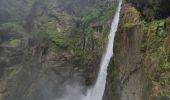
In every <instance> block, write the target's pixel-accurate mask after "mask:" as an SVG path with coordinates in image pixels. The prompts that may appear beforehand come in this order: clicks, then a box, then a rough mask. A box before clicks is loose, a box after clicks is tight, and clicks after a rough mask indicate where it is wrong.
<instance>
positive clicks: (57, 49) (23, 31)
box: [0, 0, 114, 100]
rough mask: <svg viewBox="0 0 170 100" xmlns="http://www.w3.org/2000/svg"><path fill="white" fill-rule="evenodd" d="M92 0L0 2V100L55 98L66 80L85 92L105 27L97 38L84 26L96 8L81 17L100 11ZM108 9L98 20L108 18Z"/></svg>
mask: <svg viewBox="0 0 170 100" xmlns="http://www.w3.org/2000/svg"><path fill="white" fill-rule="evenodd" d="M97 2H99V1H98V0H97ZM97 2H96V0H87V1H85V0H71V2H70V0H50V1H49V0H12V1H11V0H0V100H55V99H59V98H61V97H65V95H66V94H65V92H70V91H65V90H66V89H65V88H66V87H67V85H68V84H73V85H74V84H78V83H79V84H81V85H82V87H81V89H82V90H83V91H86V89H85V87H86V88H87V87H88V86H91V85H92V84H93V83H94V81H95V79H96V75H97V73H98V69H99V68H98V67H99V64H100V58H101V55H102V51H103V48H104V45H105V42H106V37H107V33H108V29H109V27H106V28H105V29H102V31H100V34H99V36H98V37H97V38H96V37H95V36H94V35H93V31H94V30H92V29H91V28H90V27H87V26H90V25H88V24H90V23H89V18H90V22H93V21H95V22H97V21H99V20H96V19H97V18H96V17H98V16H99V15H98V14H101V12H98V13H94V14H95V15H90V14H88V16H87V15H86V16H87V17H86V16H85V17H83V18H81V17H82V15H84V13H85V14H86V13H87V12H88V13H89V12H91V11H89V9H95V10H93V11H95V12H96V10H97V11H100V10H101V9H97V8H96V7H97V6H95V5H98V4H97ZM101 2H103V1H101ZM106 3H108V2H105V3H99V4H100V5H99V6H100V7H103V8H104V7H105V6H106V5H107V4H106ZM110 6H113V5H110ZM87 7H88V9H87ZM107 7H109V5H107ZM107 7H105V8H107ZM113 8H114V6H113V7H110V8H107V9H109V11H110V12H108V13H107V14H106V15H107V16H102V15H105V14H102V15H100V16H102V18H101V19H100V20H102V21H106V20H109V19H110V18H112V12H113V11H114V10H113ZM105 12H107V11H105ZM82 13H83V14H82ZM92 14H93V13H92ZM89 15H90V16H89ZM91 17H92V18H93V17H94V18H93V19H91ZM82 19H83V20H82ZM84 19H85V20H84ZM94 19H95V20H94ZM82 22H84V23H85V24H84V23H83V25H82ZM86 22H88V24H87V23H86ZM78 26H79V27H78ZM107 26H109V25H107ZM81 89H80V90H81Z"/></svg>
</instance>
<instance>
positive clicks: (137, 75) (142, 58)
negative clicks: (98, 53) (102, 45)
mask: <svg viewBox="0 0 170 100" xmlns="http://www.w3.org/2000/svg"><path fill="white" fill-rule="evenodd" d="M164 1H166V0H154V1H151V0H147V1H146V0H145V1H142V0H136V1H135V0H128V1H126V2H124V4H123V6H122V11H121V17H120V23H119V29H118V32H117V34H116V37H115V38H116V40H115V45H114V57H113V58H112V61H111V63H110V66H109V71H108V72H109V75H108V83H107V90H106V95H109V96H110V97H109V96H107V97H109V98H108V99H106V100H112V98H113V99H116V100H169V97H170V91H169V87H170V86H169V85H170V80H169V78H170V77H169V74H170V60H169V59H170V58H169V55H170V52H169V50H170V48H169V45H170V44H169V33H170V31H169V18H168V16H169V13H170V12H169V11H168V10H165V9H168V8H169V1H168V0H167V2H166V4H165V5H162V3H164ZM150 7H151V8H150ZM145 12H147V13H145ZM153 12H154V13H153ZM157 18H159V20H158V19H157ZM148 19H149V22H147V21H148ZM110 88H112V89H113V90H110ZM108 91H109V92H108Z"/></svg>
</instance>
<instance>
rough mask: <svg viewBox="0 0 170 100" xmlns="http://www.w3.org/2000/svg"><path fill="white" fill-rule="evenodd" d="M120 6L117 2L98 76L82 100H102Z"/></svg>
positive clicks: (120, 3) (120, 2)
mask: <svg viewBox="0 0 170 100" xmlns="http://www.w3.org/2000/svg"><path fill="white" fill-rule="evenodd" d="M121 5H122V0H120V1H119V5H118V8H117V11H116V14H115V16H114V19H113V22H112V26H111V30H110V34H109V36H108V44H107V48H106V51H105V54H104V55H103V58H102V62H101V65H100V72H99V74H98V78H97V80H96V84H95V85H94V87H93V88H91V89H90V90H89V91H88V93H87V96H86V97H85V98H84V100H102V98H103V94H104V91H105V85H106V77H107V68H108V65H109V62H110V59H111V57H112V55H113V44H114V37H115V33H116V31H117V28H118V23H119V17H120V10H121Z"/></svg>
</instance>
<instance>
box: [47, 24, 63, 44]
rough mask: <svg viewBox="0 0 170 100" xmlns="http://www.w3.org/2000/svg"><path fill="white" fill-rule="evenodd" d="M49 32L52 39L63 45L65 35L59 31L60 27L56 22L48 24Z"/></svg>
mask: <svg viewBox="0 0 170 100" xmlns="http://www.w3.org/2000/svg"><path fill="white" fill-rule="evenodd" d="M47 34H48V36H49V38H50V40H51V41H52V42H53V43H55V44H56V45H59V46H61V45H63V44H64V35H63V34H62V33H60V32H58V29H57V27H56V26H55V24H54V23H48V24H47Z"/></svg>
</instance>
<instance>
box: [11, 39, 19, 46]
mask: <svg viewBox="0 0 170 100" xmlns="http://www.w3.org/2000/svg"><path fill="white" fill-rule="evenodd" d="M20 42H21V40H19V39H11V40H10V41H9V45H10V46H12V47H17V46H19V44H20Z"/></svg>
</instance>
